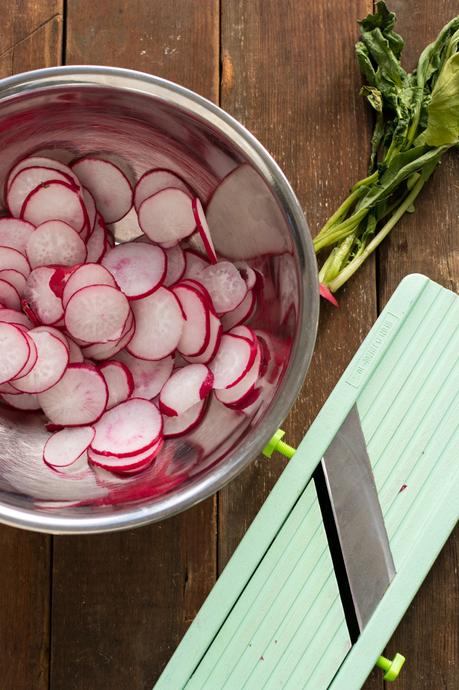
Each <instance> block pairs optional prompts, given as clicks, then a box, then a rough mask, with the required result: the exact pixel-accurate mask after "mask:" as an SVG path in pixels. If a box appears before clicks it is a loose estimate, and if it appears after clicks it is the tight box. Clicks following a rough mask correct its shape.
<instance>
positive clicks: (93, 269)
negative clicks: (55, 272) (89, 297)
mask: <svg viewBox="0 0 459 690" xmlns="http://www.w3.org/2000/svg"><path fill="white" fill-rule="evenodd" d="M90 285H110V286H111V287H116V281H115V279H114V278H113V276H112V274H111V273H110V271H108V270H107V269H106V268H104V267H103V266H101V265H100V264H93V263H87V264H83V265H82V266H79V267H78V268H76V269H75V271H73V273H72V275H71V276H70V277H69V279H68V280H67V282H66V284H65V287H64V291H63V293H62V304H63V306H64V309H65V307H66V306H67V304H68V302H69V299H70V298H71V297H72V295H74V294H75V292H78V290H81V288H84V287H89V286H90Z"/></svg>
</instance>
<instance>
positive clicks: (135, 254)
mask: <svg viewBox="0 0 459 690" xmlns="http://www.w3.org/2000/svg"><path fill="white" fill-rule="evenodd" d="M101 264H102V266H105V268H106V269H107V270H108V271H110V273H111V274H112V276H113V277H114V278H115V280H116V282H117V284H118V285H119V287H120V289H121V290H122V291H123V292H124V294H125V295H126V297H127V298H128V299H130V300H134V299H142V298H143V297H147V296H148V295H151V294H152V293H153V292H154V291H155V290H157V289H158V288H159V287H160V286H161V284H162V282H163V280H164V278H165V276H166V272H167V259H166V254H165V253H164V251H163V250H162V249H161V248H160V247H155V246H153V245H141V244H139V243H136V242H130V243H126V244H118V245H117V246H116V247H114V248H113V249H110V250H109V251H108V252H107V254H106V255H105V256H104V258H103V259H102V262H101Z"/></svg>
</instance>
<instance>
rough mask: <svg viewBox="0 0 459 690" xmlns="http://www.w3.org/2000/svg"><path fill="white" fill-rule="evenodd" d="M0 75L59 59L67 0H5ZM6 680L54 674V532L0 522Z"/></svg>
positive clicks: (18, 689) (26, 683)
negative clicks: (51, 611)
mask: <svg viewBox="0 0 459 690" xmlns="http://www.w3.org/2000/svg"><path fill="white" fill-rule="evenodd" d="M1 12H2V20H1V22H0V77H7V76H9V75H11V74H15V73H16V72H23V71H25V70H30V69H36V68H39V67H51V66H53V65H58V64H59V63H60V60H61V52H62V0H41V1H39V0H36V1H34V2H32V1H30V2H20V1H18V0H16V1H14V0H4V1H3V2H2V6H1ZM0 560H1V563H2V567H1V568H0V673H1V681H0V685H1V687H2V688H5V690H10V689H14V690H30V689H31V688H33V689H34V690H45V689H47V688H48V676H49V599H50V597H49V592H50V560H51V538H50V537H47V536H44V535H40V534H32V533H27V532H23V531H21V530H16V529H12V528H10V527H4V526H0Z"/></svg>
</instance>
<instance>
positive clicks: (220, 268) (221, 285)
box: [199, 261, 247, 314]
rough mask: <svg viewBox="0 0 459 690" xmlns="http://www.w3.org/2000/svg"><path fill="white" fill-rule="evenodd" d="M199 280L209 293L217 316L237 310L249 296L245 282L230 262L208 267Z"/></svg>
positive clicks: (221, 262)
mask: <svg viewBox="0 0 459 690" xmlns="http://www.w3.org/2000/svg"><path fill="white" fill-rule="evenodd" d="M199 280H200V281H201V282H202V284H203V285H204V287H205V288H206V289H207V291H208V292H209V294H210V296H211V298H212V302H213V305H214V308H215V311H216V312H217V314H224V313H226V312H228V311H231V310H232V309H235V308H236V307H237V306H238V305H239V304H240V303H241V302H242V300H243V299H244V297H245V296H246V294H247V286H246V284H245V282H244V280H243V279H242V277H241V275H240V273H239V271H238V270H237V268H236V266H235V265H234V264H232V263H230V262H229V261H220V262H219V263H217V264H214V265H213V266H208V267H207V268H205V269H204V270H203V271H202V272H201V273H200V275H199Z"/></svg>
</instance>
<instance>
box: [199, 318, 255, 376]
mask: <svg viewBox="0 0 459 690" xmlns="http://www.w3.org/2000/svg"><path fill="white" fill-rule="evenodd" d="M256 354H257V346H256V344H255V343H253V342H251V341H249V340H246V339H245V338H241V337H240V336H237V335H232V332H230V333H227V334H225V335H224V336H223V337H222V339H221V343H220V347H219V349H218V352H217V354H216V356H215V358H214V359H213V360H212V362H210V364H209V369H210V370H211V371H212V373H213V375H214V384H213V385H214V388H216V389H219V388H232V387H233V386H235V385H237V384H238V383H239V381H241V379H243V378H244V376H246V375H247V372H248V371H249V370H250V368H251V367H252V365H253V363H254V361H255V356H256Z"/></svg>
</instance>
